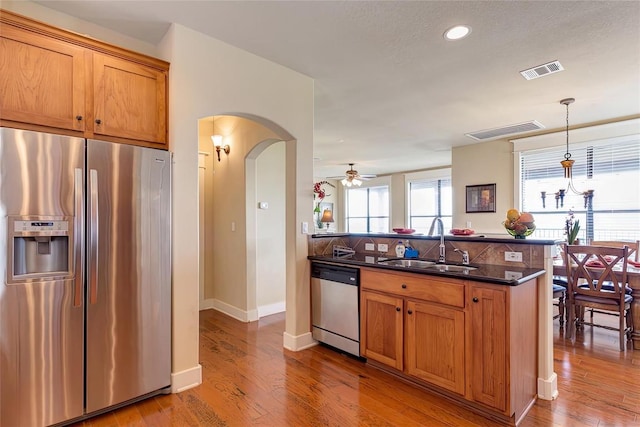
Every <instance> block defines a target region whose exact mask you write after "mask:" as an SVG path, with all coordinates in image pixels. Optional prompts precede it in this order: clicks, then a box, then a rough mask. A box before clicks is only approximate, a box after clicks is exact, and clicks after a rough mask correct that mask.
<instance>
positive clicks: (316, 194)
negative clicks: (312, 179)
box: [313, 181, 336, 228]
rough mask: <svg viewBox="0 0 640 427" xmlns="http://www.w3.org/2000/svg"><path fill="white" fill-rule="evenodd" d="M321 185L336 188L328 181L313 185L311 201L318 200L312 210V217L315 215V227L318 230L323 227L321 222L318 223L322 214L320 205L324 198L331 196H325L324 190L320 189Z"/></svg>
mask: <svg viewBox="0 0 640 427" xmlns="http://www.w3.org/2000/svg"><path fill="white" fill-rule="evenodd" d="M323 185H328V186H330V187H333V188H336V186H335V185H333V184H332V183H330V182H328V181H318V182H316V183H315V184H313V200H315V199H316V198H317V199H318V200H319V201H318V202H317V203H316V206H315V208H314V209H313V213H314V215H316V226H317V227H318V228H322V227H323V226H324V224H323V223H322V221H320V218H321V217H322V212H320V203H322V201H323V200H324V198H325V197H327V196H330V195H331V194H327V192H326V191H325V190H324V188H322V186H323Z"/></svg>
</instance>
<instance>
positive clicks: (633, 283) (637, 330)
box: [553, 259, 640, 350]
mask: <svg viewBox="0 0 640 427" xmlns="http://www.w3.org/2000/svg"><path fill="white" fill-rule="evenodd" d="M613 271H614V272H615V273H620V274H621V273H622V270H620V269H617V270H616V269H615V268H614V269H613ZM553 275H554V276H563V277H566V276H567V270H566V268H565V265H564V262H563V261H562V259H557V260H554V262H553ZM627 285H628V286H629V288H631V296H632V297H633V301H632V302H631V318H632V319H633V330H632V332H631V340H632V344H633V349H634V350H640V267H634V266H632V265H629V266H628V267H627Z"/></svg>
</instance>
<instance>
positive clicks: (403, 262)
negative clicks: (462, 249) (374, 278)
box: [378, 258, 478, 273]
mask: <svg viewBox="0 0 640 427" xmlns="http://www.w3.org/2000/svg"><path fill="white" fill-rule="evenodd" d="M378 264H382V265H391V266H394V267H411V268H428V269H433V270H438V271H443V272H444V271H449V272H451V273H460V272H462V273H465V272H469V271H471V270H477V269H478V268H477V267H472V266H470V265H460V264H439V263H437V262H434V261H425V260H421V259H406V258H405V259H385V260H383V261H378Z"/></svg>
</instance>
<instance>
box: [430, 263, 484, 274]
mask: <svg viewBox="0 0 640 427" xmlns="http://www.w3.org/2000/svg"><path fill="white" fill-rule="evenodd" d="M429 268H433V269H435V270H439V271H451V272H452V273H453V272H456V273H457V272H465V271H471V270H477V269H478V268H477V267H472V266H470V265H457V264H434V265H432V266H430V267H429Z"/></svg>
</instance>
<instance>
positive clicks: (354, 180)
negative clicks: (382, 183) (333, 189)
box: [330, 163, 376, 187]
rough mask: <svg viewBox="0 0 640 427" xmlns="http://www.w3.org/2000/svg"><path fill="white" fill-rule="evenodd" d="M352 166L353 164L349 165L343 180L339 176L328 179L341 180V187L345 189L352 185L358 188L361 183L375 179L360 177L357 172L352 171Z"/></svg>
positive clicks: (370, 176)
mask: <svg viewBox="0 0 640 427" xmlns="http://www.w3.org/2000/svg"><path fill="white" fill-rule="evenodd" d="M354 164H355V163H349V170H348V171H346V172H345V177H344V178H343V177H341V176H334V177H330V179H340V178H343V179H342V181H341V182H342V185H344V186H346V187H351V186H352V185H355V186H356V187H359V186H360V185H362V181H366V180H368V179H371V178H375V177H376V175H360V174H359V173H358V171H357V170H354V169H353V165H354Z"/></svg>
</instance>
